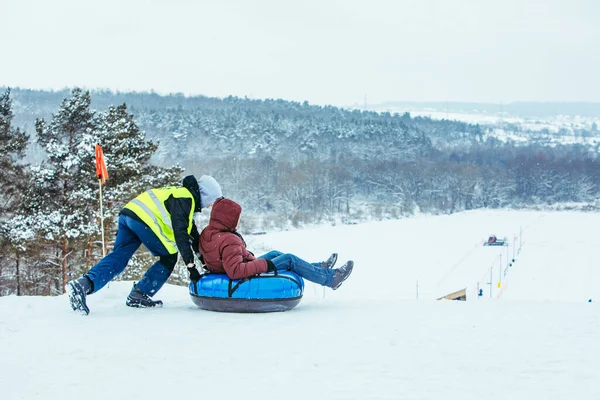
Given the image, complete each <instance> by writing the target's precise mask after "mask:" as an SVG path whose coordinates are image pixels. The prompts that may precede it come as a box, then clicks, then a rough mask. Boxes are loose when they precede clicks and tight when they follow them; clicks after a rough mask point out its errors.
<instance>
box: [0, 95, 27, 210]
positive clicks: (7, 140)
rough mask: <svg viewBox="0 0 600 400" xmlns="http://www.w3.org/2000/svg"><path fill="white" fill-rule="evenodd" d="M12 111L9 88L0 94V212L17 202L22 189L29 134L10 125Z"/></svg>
mask: <svg viewBox="0 0 600 400" xmlns="http://www.w3.org/2000/svg"><path fill="white" fill-rule="evenodd" d="M12 120H13V112H12V100H11V99H10V89H9V90H7V91H6V92H5V93H4V94H3V95H1V96H0V212H2V214H3V215H4V213H5V212H7V211H8V210H10V209H11V208H12V207H14V205H15V203H18V200H19V199H18V194H19V192H20V189H22V185H23V181H24V176H23V166H22V165H20V164H18V161H19V160H20V159H21V158H23V156H24V151H25V149H26V147H27V142H28V140H29V136H28V135H26V134H25V132H22V131H21V130H20V129H19V128H14V127H13V126H12Z"/></svg>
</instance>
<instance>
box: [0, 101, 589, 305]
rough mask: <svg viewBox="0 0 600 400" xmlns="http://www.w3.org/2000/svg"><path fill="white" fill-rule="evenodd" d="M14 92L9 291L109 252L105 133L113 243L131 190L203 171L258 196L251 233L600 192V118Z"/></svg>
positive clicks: (43, 284) (0, 139)
mask: <svg viewBox="0 0 600 400" xmlns="http://www.w3.org/2000/svg"><path fill="white" fill-rule="evenodd" d="M0 96H1V97H0V164H1V165H0V166H1V170H0V190H1V191H0V208H1V213H2V214H1V218H0V240H1V246H0V295H7V294H12V293H17V294H37V295H40V294H41V295H55V294H61V293H62V292H63V287H64V284H65V283H66V281H67V280H68V279H70V278H71V277H73V276H75V275H79V274H81V273H83V272H85V271H87V269H89V267H90V266H91V265H93V264H94V263H95V262H96V261H97V260H98V258H99V257H101V248H102V246H101V240H100V224H99V212H98V182H97V180H96V179H95V177H94V150H93V149H94V144H95V143H99V144H100V145H102V146H103V148H104V153H105V158H106V162H107V165H108V172H109V175H110V177H109V179H108V180H107V182H106V185H105V189H104V191H105V193H104V195H105V227H106V229H107V232H108V233H107V235H106V239H105V241H106V244H107V245H109V246H110V244H111V243H112V238H113V236H114V233H115V232H114V223H113V222H114V220H115V217H116V216H117V215H118V213H119V211H120V209H121V207H122V206H123V205H124V203H126V202H127V201H128V200H130V199H131V198H132V197H134V196H135V195H136V194H137V193H138V192H140V191H143V190H145V189H148V188H151V187H155V186H162V185H169V184H177V183H179V182H180V180H181V178H182V177H183V176H184V175H187V174H195V175H197V176H200V175H202V174H210V175H213V176H214V177H216V178H217V179H218V180H219V182H220V183H221V185H222V186H223V191H224V194H225V195H226V196H227V197H230V198H233V199H235V200H236V201H238V202H240V203H241V204H242V206H243V207H244V218H243V219H242V223H243V224H244V225H243V226H241V231H242V232H243V233H253V232H260V231H264V230H272V229H285V228H287V227H289V226H295V227H299V226H302V225H304V224H313V223H323V222H330V223H334V222H336V223H339V222H341V223H355V222H360V221H365V220H370V219H384V218H401V217H404V216H409V215H412V214H414V213H416V212H426V213H433V214H439V213H445V214H449V213H455V212H459V211H463V210H471V209H478V208H504V207H512V208H527V207H538V206H548V205H556V204H565V203H574V202H576V203H579V204H582V205H583V207H595V200H596V198H597V197H598V194H599V193H598V192H599V191H600V185H599V183H600V170H599V168H598V162H599V160H598V144H597V140H596V139H595V138H598V137H599V136H600V134H599V133H598V129H597V126H596V125H593V126H590V127H583V128H577V129H576V130H573V131H571V133H572V134H573V135H578V136H584V137H587V138H592V139H594V140H593V141H592V143H593V145H585V144H580V143H576V144H560V143H558V144H557V143H555V142H553V143H547V142H544V141H536V140H534V137H533V136H532V137H531V140H528V141H525V142H523V141H511V140H499V139H498V137H497V135H494V134H492V133H493V132H492V128H490V127H486V126H481V125H473V124H468V123H464V122H458V121H449V120H434V119H431V118H426V117H412V116H411V115H410V114H408V113H404V114H392V113H389V112H371V111H361V110H350V109H342V108H337V107H332V106H317V105H310V104H308V103H306V102H305V103H298V102H288V101H283V100H254V99H247V98H237V97H228V98H224V99H218V98H208V97H201V96H199V97H185V96H183V95H170V96H160V95H158V94H156V93H112V92H109V91H94V92H91V93H90V92H87V91H83V90H80V89H74V90H72V91H60V92H50V91H38V90H25V89H13V90H12V91H11V90H8V89H6V90H5V91H3V93H1V94H0ZM515 129H516V128H515ZM519 133H520V134H521V135H522V134H523V132H519ZM567 133H569V132H567ZM562 134H563V135H564V134H565V132H562ZM148 257H149V256H148V255H147V254H144V253H138V255H137V256H136V258H135V259H134V260H132V265H131V267H130V268H128V269H127V270H126V272H125V274H124V275H123V276H122V278H123V279H136V278H137V277H138V276H137V275H136V274H139V272H140V270H141V271H143V270H145V268H144V266H145V265H146V263H147V262H148ZM138 266H140V267H141V269H140V268H138ZM176 272H177V270H176ZM171 280H172V281H171V282H172V283H178V282H179V281H181V282H185V273H183V274H182V275H181V278H180V276H179V275H178V274H177V273H175V274H174V275H173V277H172V278H171Z"/></svg>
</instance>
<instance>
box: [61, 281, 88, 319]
mask: <svg viewBox="0 0 600 400" xmlns="http://www.w3.org/2000/svg"><path fill="white" fill-rule="evenodd" d="M93 291H94V282H92V281H91V280H90V278H88V277H87V276H85V275H84V276H82V277H81V278H79V279H76V280H74V281H70V282H69V283H68V284H67V294H68V295H69V303H71V308H72V309H73V311H77V312H78V313H80V314H81V315H88V314H89V313H90V309H89V308H88V306H87V304H86V302H85V297H86V296H87V295H88V294H91V293H92V292H93Z"/></svg>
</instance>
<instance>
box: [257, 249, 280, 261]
mask: <svg viewBox="0 0 600 400" xmlns="http://www.w3.org/2000/svg"><path fill="white" fill-rule="evenodd" d="M282 254H283V253H282V252H280V251H277V250H271V251H270V252H268V253H266V254H263V255H262V256H259V257H257V258H264V259H265V260H273V259H274V258H275V257H279V256H280V255H282Z"/></svg>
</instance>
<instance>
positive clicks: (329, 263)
mask: <svg viewBox="0 0 600 400" xmlns="http://www.w3.org/2000/svg"><path fill="white" fill-rule="evenodd" d="M336 261H337V253H333V254H332V255H331V256H329V258H328V259H327V261H321V268H333V266H334V265H335V262H336Z"/></svg>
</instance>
